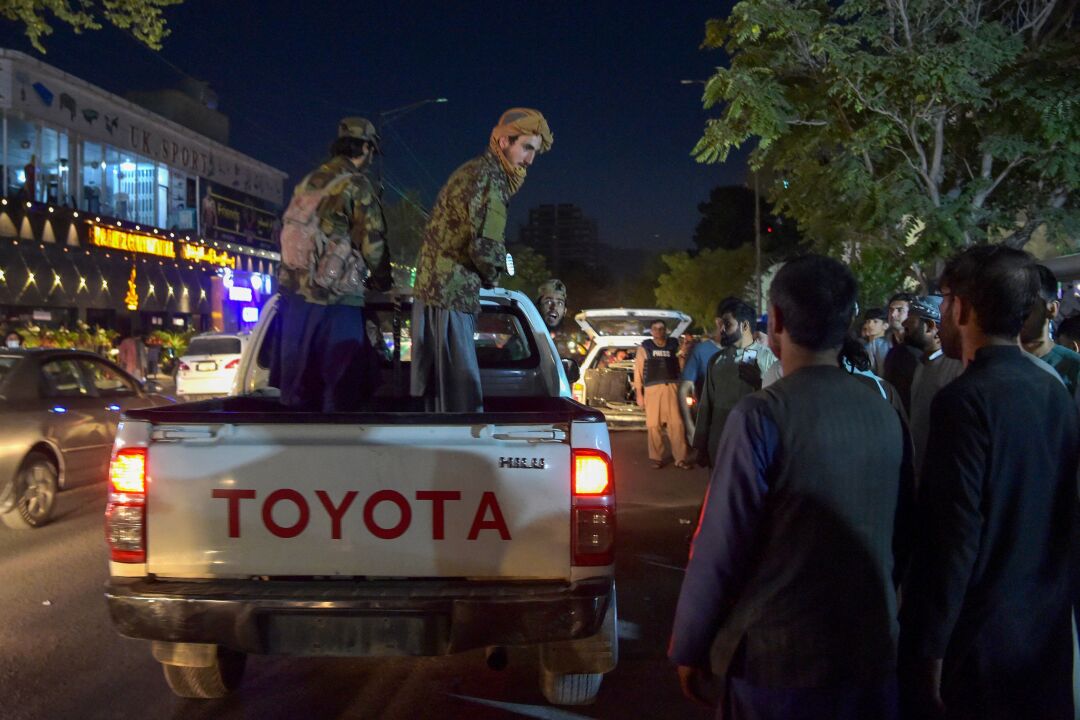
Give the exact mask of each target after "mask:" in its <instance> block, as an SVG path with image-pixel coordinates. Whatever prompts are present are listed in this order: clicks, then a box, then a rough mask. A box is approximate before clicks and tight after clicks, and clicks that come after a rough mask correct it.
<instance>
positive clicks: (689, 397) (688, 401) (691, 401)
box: [686, 395, 696, 407]
mask: <svg viewBox="0 0 1080 720" xmlns="http://www.w3.org/2000/svg"><path fill="white" fill-rule="evenodd" d="M695 402H696V401H695V400H694V396H693V395H687V396H686V407H694V403H695Z"/></svg>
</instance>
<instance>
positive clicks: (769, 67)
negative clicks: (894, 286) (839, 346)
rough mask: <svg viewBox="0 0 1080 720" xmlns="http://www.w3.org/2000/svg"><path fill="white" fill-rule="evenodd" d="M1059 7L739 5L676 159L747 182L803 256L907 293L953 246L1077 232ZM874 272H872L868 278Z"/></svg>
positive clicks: (888, 0) (1075, 111) (1066, 26)
mask: <svg viewBox="0 0 1080 720" xmlns="http://www.w3.org/2000/svg"><path fill="white" fill-rule="evenodd" d="M1077 25H1078V21H1077V0H831V1H830V0H743V1H742V2H739V3H738V4H737V5H736V6H735V7H734V9H733V10H732V13H731V15H730V16H729V17H727V18H724V19H716V20H711V21H709V22H708V24H707V26H706V37H705V42H704V47H706V48H714V49H721V48H722V49H723V50H725V51H726V52H727V54H728V56H729V57H730V66H729V67H720V68H717V70H716V73H715V74H714V75H713V76H712V77H711V78H710V79H709V80H708V82H707V83H706V87H705V92H704V97H703V102H704V105H705V107H706V108H713V107H718V108H720V114H719V116H718V117H715V118H712V119H710V120H709V121H708V123H707V126H706V128H705V132H704V135H703V137H702V138H701V140H700V141H699V142H698V144H697V146H696V147H695V148H694V154H695V156H696V157H697V158H698V160H700V161H702V162H722V161H724V160H725V159H726V158H727V157H728V154H729V153H730V152H731V151H732V150H734V149H736V148H738V147H740V146H742V145H743V144H745V143H751V142H753V143H756V148H755V150H754V152H753V153H752V155H751V164H752V165H753V166H754V167H755V168H764V169H767V170H770V171H771V176H772V177H774V178H784V179H787V180H788V187H786V188H784V187H781V186H780V185H779V183H775V184H773V185H772V187H770V188H769V196H770V199H771V200H772V201H773V202H774V207H775V211H776V212H778V213H782V214H783V215H785V216H787V217H791V218H794V219H795V220H796V221H797V222H798V223H799V227H800V230H802V232H803V233H804V235H806V236H807V237H808V238H810V239H811V240H812V241H813V242H814V244H815V246H816V247H817V249H819V250H824V251H828V252H831V253H832V254H834V255H843V256H845V257H846V259H848V260H849V261H852V262H855V261H857V260H858V259H859V257H860V255H861V254H862V253H863V252H864V250H865V249H867V248H875V251H874V252H875V253H876V256H875V257H874V258H871V259H868V261H872V263H873V264H875V266H877V267H878V269H879V270H880V269H881V267H884V266H888V265H894V266H898V267H900V268H902V269H904V270H905V271H907V272H908V273H910V275H912V276H914V277H916V278H918V279H925V275H926V273H927V271H928V269H929V267H930V265H931V264H932V263H933V262H934V261H936V259H938V258H940V257H941V256H942V255H944V254H947V253H948V252H951V251H952V250H953V249H955V248H957V247H962V246H964V245H967V244H970V243H974V242H979V241H985V240H990V241H1002V242H1006V243H1008V244H1009V245H1012V246H1014V247H1023V246H1024V245H1026V244H1027V242H1028V241H1029V240H1030V239H1031V237H1032V235H1033V234H1034V233H1035V231H1036V230H1039V229H1040V228H1044V229H1045V232H1046V233H1047V235H1048V239H1050V240H1051V242H1054V243H1057V244H1058V245H1059V246H1061V247H1065V246H1068V245H1070V244H1071V242H1072V241H1070V240H1069V237H1070V235H1071V236H1072V237H1073V238H1075V237H1076V236H1077V231H1078V229H1080V212H1078V208H1077V205H1078V200H1077V195H1078V187H1080V83H1077V82H1076V77H1077V72H1078V71H1080V32H1078V27H1077ZM882 263H884V266H883V265H882Z"/></svg>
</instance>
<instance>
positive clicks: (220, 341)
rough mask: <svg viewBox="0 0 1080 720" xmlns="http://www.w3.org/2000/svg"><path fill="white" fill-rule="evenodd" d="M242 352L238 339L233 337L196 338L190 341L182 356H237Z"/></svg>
mask: <svg viewBox="0 0 1080 720" xmlns="http://www.w3.org/2000/svg"><path fill="white" fill-rule="evenodd" d="M242 350H243V346H242V345H241V344H240V338H235V337H201V338H200V337H197V338H194V339H192V341H191V344H190V345H188V348H187V350H186V351H184V356H185V357H187V356H189V355H239V354H240V352H241V351H242Z"/></svg>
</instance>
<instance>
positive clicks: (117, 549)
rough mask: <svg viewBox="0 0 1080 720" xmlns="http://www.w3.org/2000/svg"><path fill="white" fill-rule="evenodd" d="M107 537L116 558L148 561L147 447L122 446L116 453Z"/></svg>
mask: <svg viewBox="0 0 1080 720" xmlns="http://www.w3.org/2000/svg"><path fill="white" fill-rule="evenodd" d="M105 539H106V540H107V541H108V543H109V557H110V558H111V559H112V560H113V561H115V562H124V563H142V562H146V448H143V447H129V448H121V449H120V450H117V451H116V452H115V453H114V454H113V457H112V462H110V463H109V504H108V507H107V508H106V510H105Z"/></svg>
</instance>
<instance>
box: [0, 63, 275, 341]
mask: <svg viewBox="0 0 1080 720" xmlns="http://www.w3.org/2000/svg"><path fill="white" fill-rule="evenodd" d="M285 177H286V176H285V173H283V172H281V171H279V170H276V169H275V168H272V167H270V166H268V165H266V164H264V163H261V162H259V161H257V160H254V159H252V158H250V157H247V156H246V155H243V154H241V153H239V152H237V151H235V150H233V149H231V148H229V147H227V146H225V145H223V144H222V143H220V142H217V141H216V140H212V139H210V138H207V137H205V136H203V135H200V134H199V133H196V132H194V131H192V130H190V129H188V128H186V127H184V126H182V125H179V124H177V123H175V122H172V121H171V120H168V119H166V118H164V117H161V116H160V115H157V114H155V113H153V112H151V111H149V110H147V109H145V108H143V107H141V106H139V105H136V104H134V103H131V102H129V101H127V100H124V99H123V98H120V97H118V96H116V95H113V94H110V93H108V92H106V91H104V90H102V89H101V88H98V87H95V86H93V85H91V84H89V83H87V82H85V81H82V80H80V79H78V78H75V77H73V76H71V75H68V74H66V73H64V72H62V71H60V70H58V69H56V68H54V67H51V66H49V65H46V64H45V63H42V62H40V61H38V60H36V59H34V58H31V57H29V56H27V55H24V54H22V53H19V52H14V51H10V50H2V49H0V178H2V195H3V197H2V200H0V203H2V204H0V314H2V318H0V319H2V320H3V321H5V322H7V323H8V324H18V323H33V324H44V325H55V326H59V325H68V326H69V327H70V325H71V324H72V323H75V322H76V321H80V320H81V321H83V322H86V323H88V324H91V325H94V324H96V325H99V326H101V327H106V328H109V329H113V330H120V331H121V332H125V333H126V332H134V331H142V332H148V331H151V330H154V329H169V330H180V329H188V328H193V329H197V330H209V329H215V330H238V329H244V328H245V327H249V326H250V325H251V324H252V322H254V320H253V319H254V318H255V317H257V315H258V308H259V307H260V305H261V301H262V299H263V298H265V297H267V296H269V294H270V293H271V292H272V291H273V289H274V287H273V286H274V277H275V274H276V269H277V264H278V262H279V261H280V255H279V254H278V246H277V237H276V233H277V229H278V227H279V226H278V217H279V216H280V213H281V209H282V200H283V190H284V183H285Z"/></svg>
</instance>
